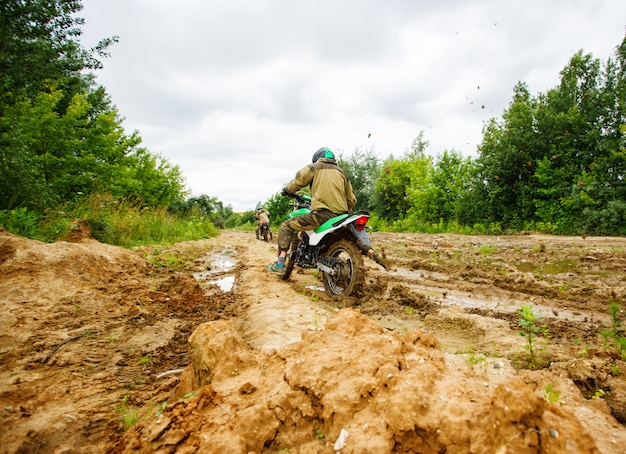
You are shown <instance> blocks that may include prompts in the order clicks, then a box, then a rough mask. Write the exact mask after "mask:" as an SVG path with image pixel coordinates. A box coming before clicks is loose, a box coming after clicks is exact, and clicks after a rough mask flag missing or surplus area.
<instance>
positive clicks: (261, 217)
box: [254, 203, 271, 240]
mask: <svg viewBox="0 0 626 454" xmlns="http://www.w3.org/2000/svg"><path fill="white" fill-rule="evenodd" d="M254 219H256V220H257V224H256V231H255V233H256V239H257V240H258V239H259V234H260V233H261V226H262V225H263V223H265V224H267V226H268V228H269V225H270V213H269V211H267V210H266V209H265V208H263V205H261V204H260V203H259V204H258V205H257V206H256V213H255V214H254ZM270 232H271V230H270Z"/></svg>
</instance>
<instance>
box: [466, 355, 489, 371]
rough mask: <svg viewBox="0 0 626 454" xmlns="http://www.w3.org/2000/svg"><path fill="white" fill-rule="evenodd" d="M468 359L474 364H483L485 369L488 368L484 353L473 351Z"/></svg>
mask: <svg viewBox="0 0 626 454" xmlns="http://www.w3.org/2000/svg"><path fill="white" fill-rule="evenodd" d="M467 361H468V362H469V363H470V364H471V365H472V366H475V365H476V364H482V366H483V367H485V369H486V368H487V357H486V356H485V355H483V354H482V353H472V354H471V355H470V356H469V358H467Z"/></svg>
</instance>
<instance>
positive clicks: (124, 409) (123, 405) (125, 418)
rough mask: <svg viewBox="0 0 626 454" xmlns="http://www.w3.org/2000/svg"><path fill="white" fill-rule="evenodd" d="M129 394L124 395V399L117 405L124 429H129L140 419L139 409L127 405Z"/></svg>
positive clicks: (116, 409) (116, 408)
mask: <svg viewBox="0 0 626 454" xmlns="http://www.w3.org/2000/svg"><path fill="white" fill-rule="evenodd" d="M127 402H128V396H124V397H122V401H121V402H120V403H119V404H118V405H116V406H115V411H116V412H117V413H118V414H119V415H120V416H121V417H122V422H123V426H124V429H129V428H131V427H132V426H134V425H135V424H136V423H137V421H139V410H137V409H136V408H133V407H129V406H128V405H127Z"/></svg>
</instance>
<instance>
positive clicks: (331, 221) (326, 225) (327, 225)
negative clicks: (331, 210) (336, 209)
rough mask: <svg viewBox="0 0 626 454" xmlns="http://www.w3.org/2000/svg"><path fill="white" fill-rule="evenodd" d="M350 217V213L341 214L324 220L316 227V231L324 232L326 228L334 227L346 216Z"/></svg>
mask: <svg viewBox="0 0 626 454" xmlns="http://www.w3.org/2000/svg"><path fill="white" fill-rule="evenodd" d="M347 217H348V214H340V215H339V216H335V217H334V218H330V219H329V220H328V221H326V222H324V223H323V224H322V225H320V226H319V227H318V228H316V229H315V233H320V232H323V231H324V230H326V229H329V228H331V227H334V226H335V225H337V224H339V223H341V222H342V221H343V220H344V219H345V218H347Z"/></svg>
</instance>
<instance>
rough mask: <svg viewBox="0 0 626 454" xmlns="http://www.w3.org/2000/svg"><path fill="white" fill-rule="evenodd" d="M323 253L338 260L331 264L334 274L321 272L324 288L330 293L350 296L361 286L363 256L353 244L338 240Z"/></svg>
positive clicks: (363, 276) (363, 278) (362, 279)
mask: <svg viewBox="0 0 626 454" xmlns="http://www.w3.org/2000/svg"><path fill="white" fill-rule="evenodd" d="M325 255H326V256H327V257H330V258H332V259H336V260H337V261H338V262H339V263H337V264H335V265H334V266H333V269H334V270H335V275H334V276H331V275H329V274H327V273H322V281H323V282H324V288H325V289H326V291H327V292H328V293H329V294H330V295H335V296H350V295H352V294H354V293H356V291H359V290H360V289H361V288H362V287H363V282H364V281H365V273H364V271H363V256H362V255H361V253H360V252H359V250H358V249H357V247H356V246H355V245H354V244H352V243H351V242H350V241H348V240H339V241H337V242H336V243H334V244H331V245H330V247H329V248H328V249H327V251H326V254H325Z"/></svg>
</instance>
